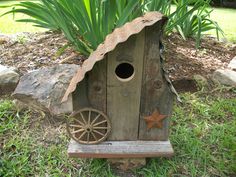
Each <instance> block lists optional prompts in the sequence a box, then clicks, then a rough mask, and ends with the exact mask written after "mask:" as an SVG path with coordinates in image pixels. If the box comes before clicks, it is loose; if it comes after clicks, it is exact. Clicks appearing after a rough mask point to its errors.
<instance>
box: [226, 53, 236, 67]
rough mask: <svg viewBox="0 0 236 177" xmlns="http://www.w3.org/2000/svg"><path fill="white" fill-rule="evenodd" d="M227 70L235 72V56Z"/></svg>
mask: <svg viewBox="0 0 236 177" xmlns="http://www.w3.org/2000/svg"><path fill="white" fill-rule="evenodd" d="M228 68H230V69H232V70H236V56H235V57H234V58H233V59H232V60H231V61H230V63H229V65H228Z"/></svg>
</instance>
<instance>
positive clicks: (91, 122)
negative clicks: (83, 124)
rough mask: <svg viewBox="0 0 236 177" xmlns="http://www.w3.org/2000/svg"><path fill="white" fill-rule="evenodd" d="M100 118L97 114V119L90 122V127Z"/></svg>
mask: <svg viewBox="0 0 236 177" xmlns="http://www.w3.org/2000/svg"><path fill="white" fill-rule="evenodd" d="M100 116H101V114H98V115H97V117H95V119H94V120H93V121H92V122H91V125H93V124H94V123H95V122H96V120H98V118H99V117H100Z"/></svg>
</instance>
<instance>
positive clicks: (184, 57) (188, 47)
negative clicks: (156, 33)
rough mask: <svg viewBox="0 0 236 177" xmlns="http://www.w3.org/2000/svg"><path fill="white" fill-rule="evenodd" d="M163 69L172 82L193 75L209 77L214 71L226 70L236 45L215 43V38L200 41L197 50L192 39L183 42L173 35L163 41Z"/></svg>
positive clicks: (190, 77) (234, 54)
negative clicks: (167, 72) (164, 62)
mask: <svg viewBox="0 0 236 177" xmlns="http://www.w3.org/2000/svg"><path fill="white" fill-rule="evenodd" d="M164 43H165V51H164V56H165V60H166V64H165V67H166V68H167V70H168V71H169V74H170V78H171V80H172V81H177V80H183V79H186V80H188V79H190V80H191V79H192V78H193V76H194V75H196V74H198V75H202V76H204V77H207V78H208V77H209V75H210V74H212V73H213V72H214V71H215V70H216V69H221V68H226V67H227V65H228V63H229V62H230V61H231V60H232V59H233V57H234V56H236V45H235V44H229V43H223V42H219V41H217V40H216V39H215V38H210V37H207V38H204V39H202V43H201V47H200V48H199V49H198V50H197V49H196V47H195V41H194V39H192V38H190V39H188V40H187V41H184V40H182V39H181V38H180V36H179V35H177V34H174V35H171V36H169V37H166V38H165V40H164Z"/></svg>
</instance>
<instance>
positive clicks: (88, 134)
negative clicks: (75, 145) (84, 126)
mask: <svg viewBox="0 0 236 177" xmlns="http://www.w3.org/2000/svg"><path fill="white" fill-rule="evenodd" d="M89 135H90V132H88V133H87V143H89V138H90V136H89Z"/></svg>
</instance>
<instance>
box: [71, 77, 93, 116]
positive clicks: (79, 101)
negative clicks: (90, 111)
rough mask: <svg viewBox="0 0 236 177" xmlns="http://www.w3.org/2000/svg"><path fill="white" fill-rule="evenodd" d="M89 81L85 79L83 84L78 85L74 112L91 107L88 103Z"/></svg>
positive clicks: (75, 93)
mask: <svg viewBox="0 0 236 177" xmlns="http://www.w3.org/2000/svg"><path fill="white" fill-rule="evenodd" d="M87 83H88V79H87V77H85V78H84V80H83V81H82V82H80V83H79V84H78V85H77V88H76V91H75V92H73V111H74V112H75V111H78V110H80V109H82V108H85V107H90V104H89V102H88V89H87V87H88V85H87Z"/></svg>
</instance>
